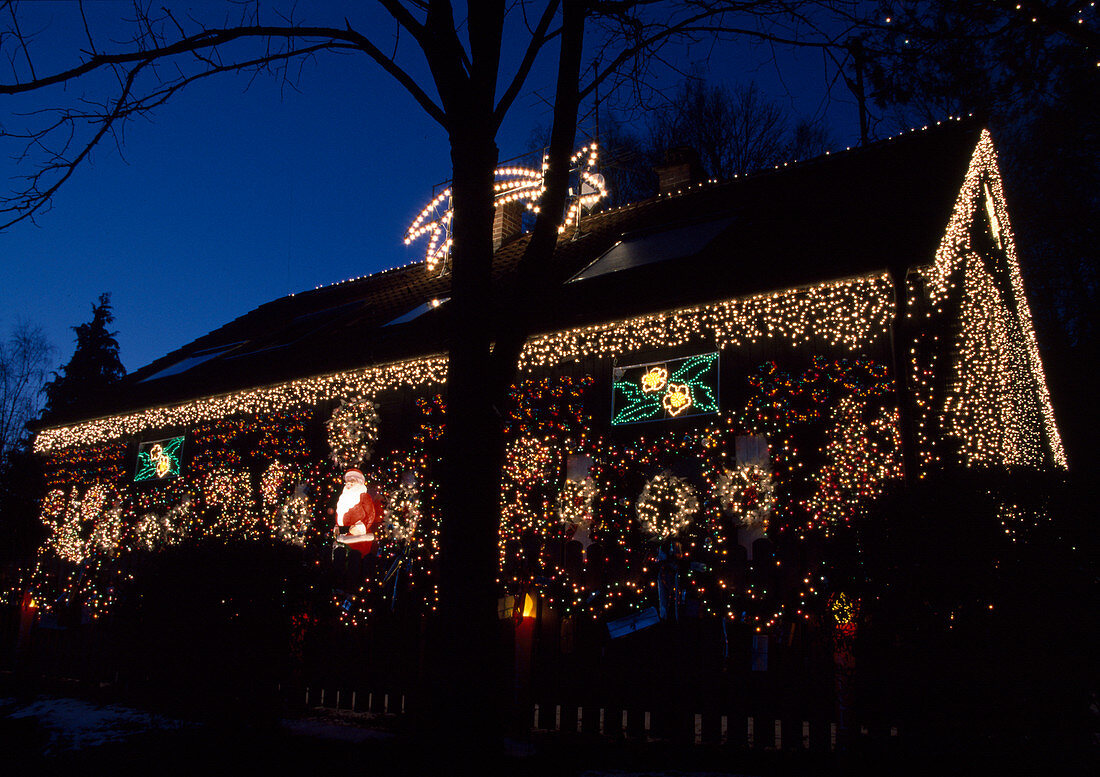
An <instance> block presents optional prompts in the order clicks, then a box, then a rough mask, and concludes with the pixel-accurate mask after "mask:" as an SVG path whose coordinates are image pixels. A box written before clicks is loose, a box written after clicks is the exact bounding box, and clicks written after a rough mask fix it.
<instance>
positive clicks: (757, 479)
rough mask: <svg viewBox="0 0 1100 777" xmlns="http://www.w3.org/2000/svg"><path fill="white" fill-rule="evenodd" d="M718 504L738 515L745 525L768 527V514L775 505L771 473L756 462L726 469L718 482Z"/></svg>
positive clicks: (716, 489)
mask: <svg viewBox="0 0 1100 777" xmlns="http://www.w3.org/2000/svg"><path fill="white" fill-rule="evenodd" d="M715 492H716V495H717V497H718V502H719V504H721V505H722V509H723V510H725V511H726V512H727V513H731V514H733V515H734V516H736V517H737V518H738V519H739V520H740V522H741V525H742V526H760V527H762V528H765V529H766V528H767V526H768V515H770V514H771V511H772V509H773V508H774V507H775V482H774V481H773V480H772V474H771V473H770V472H768V471H767V470H766V469H764V468H763V467H761V466H759V465H757V464H741V465H739V466H737V467H735V468H734V469H732V470H729V469H727V470H724V471H723V472H722V474H721V475H719V476H718V481H717V482H716V483H715Z"/></svg>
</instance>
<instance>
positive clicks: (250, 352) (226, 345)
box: [51, 121, 981, 425]
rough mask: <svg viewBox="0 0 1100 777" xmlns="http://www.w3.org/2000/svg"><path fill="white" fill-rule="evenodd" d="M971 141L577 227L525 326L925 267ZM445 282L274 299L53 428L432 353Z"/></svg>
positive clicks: (961, 127) (441, 331) (789, 169)
mask: <svg viewBox="0 0 1100 777" xmlns="http://www.w3.org/2000/svg"><path fill="white" fill-rule="evenodd" d="M980 132H981V128H980V126H978V125H977V124H976V123H974V122H970V121H949V122H944V123H943V124H942V125H941V126H936V127H932V128H929V129H927V130H924V131H916V132H911V133H907V134H904V135H901V136H899V137H897V138H894V139H892V140H888V141H881V142H877V143H873V144H870V145H868V146H865V147H862V148H858V149H853V150H849V151H845V152H841V153H838V154H831V155H826V156H822V157H819V158H817V159H813V160H810V161H807V162H801V163H795V164H791V165H786V166H782V167H780V168H777V169H775V170H770V171H766V172H762V173H757V174H754V175H750V176H745V177H742V178H737V179H735V180H733V181H729V182H724V183H709V184H704V185H701V186H698V187H693V188H691V189H690V190H688V191H685V192H681V193H673V194H672V195H665V196H658V197H654V198H651V199H649V200H645V201H642V202H638V203H635V204H632V205H627V206H624V207H620V208H615V209H612V210H607V211H604V212H600V213H595V214H592V215H589V216H586V217H585V218H584V219H582V220H581V222H580V224H579V228H578V229H577V230H576V231H573V230H569V231H567V232H566V234H564V235H563V236H562V237H561V238H560V239H559V241H558V245H557V248H556V250H555V254H554V258H553V272H554V275H555V277H556V279H557V282H556V283H555V284H554V285H553V288H551V289H550V290H549V291H548V292H547V294H548V299H547V303H548V304H546V305H545V310H546V311H547V312H546V314H545V315H543V316H542V318H541V319H540V320H539V321H537V322H536V325H535V330H536V331H555V330H557V329H561V328H565V327H567V326H575V325H581V324H588V323H596V322H603V321H611V320H616V319H619V318H623V317H627V316H631V315H638V314H643V313H647V312H653V311H656V310H665V309H669V308H672V307H678V306H681V305H689V304H696V303H701V302H709V301H714V300H719V299H730V298H734V297H738V296H745V295H749V294H754V293H759V292H764V291H772V290H780V289H786V288H791V287H796V286H803V285H809V284H814V283H818V282H822V281H827V280H831V279H837V278H845V277H851V276H856V275H863V274H867V273H871V272H876V271H882V270H890V271H891V272H893V273H894V275H895V277H897V276H901V275H904V273H905V271H906V270H907V269H908V268H910V267H913V266H917V265H924V264H928V263H929V262H931V261H932V259H933V256H934V254H935V250H936V248H937V246H938V244H939V241H940V239H941V237H942V235H943V231H944V229H945V227H946V225H947V222H948V219H949V217H950V215H951V210H952V207H953V205H954V202H955V199H956V196H957V194H958V191H959V189H960V187H961V185H962V181H963V178H964V176H965V174H966V170H967V164H968V161H969V159H970V155H971V154H972V152H973V150H974V147H975V145H976V144H977V142H978V139H979V136H980ZM527 241H528V236H526V235H524V236H520V237H518V238H516V239H514V240H512V241H511V242H509V243H506V244H505V245H504V246H503V247H502V248H501V249H500V250H498V251H497V253H496V256H495V259H494V265H493V274H494V280H495V281H497V282H498V283H500V284H502V285H506V283H507V279H508V277H509V276H510V274H511V273H512V272H513V271H514V270H515V267H516V265H517V263H518V261H519V259H520V257H521V256H522V254H523V250H524V248H525V247H526V244H527ZM570 279H572V280H570ZM449 285H450V284H449V278H448V277H447V276H443V277H438V276H432V275H429V274H428V272H427V271H426V269H425V268H424V266H423V265H422V264H419V263H418V264H415V265H409V266H406V267H401V268H397V269H393V270H387V271H384V272H380V273H376V274H374V275H370V276H366V277H364V278H361V279H358V280H354V281H346V282H343V283H339V284H335V285H332V286H327V287H323V288H319V289H316V290H313V291H308V292H305V293H300V294H294V295H290V296H286V297H282V298H280V299H276V300H273V301H271V302H268V303H266V304H264V305H261V306H260V307H258V308H256V309H255V310H253V311H251V312H249V313H246V314H245V315H243V316H240V317H239V318H237V319H234V320H233V321H230V322H229V323H227V324H226V325H225V326H222V327H221V328H219V329H216V330H214V331H213V332H211V333H209V334H207V335H204V336H203V337H200V338H199V339H197V340H195V341H194V342H192V343H190V344H188V345H185V346H183V347H182V348H180V349H178V350H176V351H173V352H172V353H169V354H167V355H166V356H164V357H163V358H161V359H158V360H156V361H154V362H153V363H152V364H150V365H148V366H146V367H143V368H141V369H139V370H136V371H135V372H133V373H131V374H130V375H128V376H127V377H126V378H125V379H124V380H123V382H122V383H121V384H120V385H118V386H116V387H115V388H114V389H113V390H112V392H111V395H110V397H109V398H100V399H99V400H98V401H96V402H94V403H90V404H89V405H88V406H86V407H84V408H82V409H81V410H80V411H79V412H77V413H76V414H75V415H74V416H71V417H70V418H68V419H56V420H55V422H54V423H61V422H65V421H73V420H80V419H82V418H91V417H98V416H102V415H106V414H110V413H117V412H121V411H129V410H136V409H140V408H146V407H156V406H162V405H168V404H173V403H177V402H181V401H186V400H188V399H194V398H197V397H203V396H211V395H216V394H224V393H230V392H233V391H237V390H242V389H246V388H252V387H257V386H264V385H270V384H273V383H279V382H282V381H287V380H291V379H294V378H299V377H304V376H309V375H319V374H325V373H330V372H336V371H340V370H346V369H352V368H355V367H361V366H365V365H369V364H377V363H385V362H390V361H395V360H400V359H407V358H413V357H416V356H421V355H426V354H432V353H439V352H442V351H444V350H445V348H446V331H447V327H446V318H447V315H446V314H447V306H446V304H442V305H439V306H438V307H433V306H432V304H431V302H432V301H433V300H442V299H445V298H446V297H447V296H448V294H449ZM426 303H427V304H426ZM419 311H422V312H419ZM51 425H52V424H51Z"/></svg>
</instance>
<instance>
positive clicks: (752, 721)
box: [748, 715, 756, 750]
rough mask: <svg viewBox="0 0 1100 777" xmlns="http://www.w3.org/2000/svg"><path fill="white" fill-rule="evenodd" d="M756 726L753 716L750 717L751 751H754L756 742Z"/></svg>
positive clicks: (749, 739) (749, 738) (749, 735)
mask: <svg viewBox="0 0 1100 777" xmlns="http://www.w3.org/2000/svg"><path fill="white" fill-rule="evenodd" d="M754 724H755V721H754V720H753V717H752V715H749V723H748V743H749V749H750V750H751V749H752V747H753V745H754V744H755V740H756V732H755V731H754V730H753V729H754V728H755V725H754Z"/></svg>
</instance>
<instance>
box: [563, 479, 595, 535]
mask: <svg viewBox="0 0 1100 777" xmlns="http://www.w3.org/2000/svg"><path fill="white" fill-rule="evenodd" d="M595 499H596V484H595V482H593V480H592V478H583V479H581V480H567V481H565V483H564V484H563V485H562V489H561V495H560V496H559V497H558V517H559V518H561V520H562V522H563V523H570V524H573V525H574V526H580V525H581V524H583V523H587V522H589V521H591V520H592V503H593V501H594V500H595Z"/></svg>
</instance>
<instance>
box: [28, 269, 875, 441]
mask: <svg viewBox="0 0 1100 777" xmlns="http://www.w3.org/2000/svg"><path fill="white" fill-rule="evenodd" d="M893 300H894V295H893V286H892V284H891V282H890V279H889V277H888V276H887V275H886V274H885V273H876V274H874V275H870V276H866V277H863V278H855V279H848V280H840V281H832V282H830V283H823V284H819V285H817V286H811V287H806V288H799V289H792V290H788V291H783V292H772V293H768V294H758V295H755V296H752V297H747V298H744V299H733V300H727V301H724V302H715V303H711V304H707V305H695V306H691V307H686V308H678V309H675V310H669V311H665V312H662V313H654V314H651V315H647V316H638V317H635V318H629V319H625V320H622V321H615V322H608V323H605V324H594V325H591V326H585V327H578V328H576V329H567V330H564V331H561V332H555V333H552V334H545V335H537V336H535V337H533V338H531V339H530V340H529V341H528V342H527V344H526V345H525V346H524V348H523V351H522V352H521V354H520V358H519V363H518V366H519V368H520V369H521V370H525V371H532V370H534V369H537V368H539V367H544V366H550V365H554V364H558V363H561V362H565V361H570V360H572V359H578V358H583V357H589V356H597V357H612V356H617V355H620V354H623V353H630V352H634V351H638V350H640V349H642V348H649V347H655V346H659V347H676V346H680V345H685V344H689V343H700V342H706V343H712V344H713V345H714V346H716V347H717V348H727V347H733V348H737V347H741V346H743V345H746V344H748V343H751V342H755V341H758V340H762V339H778V340H783V341H786V342H788V343H790V344H792V345H796V346H797V345H805V344H808V343H809V342H810V341H811V340H812V339H813V338H814V337H817V338H820V339H822V340H824V341H826V342H828V343H829V344H830V345H832V346H834V347H840V348H845V349H847V350H852V351H855V350H857V349H859V348H860V347H862V346H865V345H867V344H868V343H869V342H871V341H873V340H874V339H875V338H877V337H880V336H884V335H885V334H886V333H887V332H888V331H889V324H890V320H891V318H892V317H893V311H894V301H893ZM446 380H447V362H446V357H443V356H427V357H424V358H420V359H412V360H409V361H403V362H395V363H391V364H384V365H378V366H372V367H367V368H364V369H360V370H352V371H349V372H340V373H334V374H330V375H320V376H316V377H310V378H302V379H299V380H294V381H289V382H287V383H281V384H278V385H275V386H268V387H263V388H255V389H246V390H244V391H240V392H238V393H235V394H223V395H221V396H216V397H206V398H201V399H195V400H192V401H190V402H185V403H183V404H179V405H170V406H167V407H158V408H150V409H148V410H142V411H138V412H136V413H130V414H127V415H118V416H110V417H107V418H98V419H94V420H91V421H85V422H83V423H79V424H74V425H72V426H60V427H54V428H52V429H43V430H42V431H41V432H39V433H38V435H37V436H36V437H35V440H34V449H35V451H36V452H38V453H47V452H49V451H52V450H58V449H62V448H72V447H76V446H82V445H91V444H93V443H98V442H106V441H110V440H117V439H121V438H124V437H127V436H130V435H136V434H140V433H141V432H144V431H147V430H150V429H157V428H165V427H171V426H190V425H194V424H197V423H201V422H203V421H212V420H216V419H219V418H228V417H230V416H232V415H235V414H238V413H274V412H281V411H285V410H288V409H292V408H295V407H300V406H306V405H317V404H319V403H320V402H322V401H324V400H326V399H334V398H337V399H339V398H342V399H350V398H352V397H356V396H374V395H376V394H377V393H378V392H381V391H385V390H387V389H398V388H414V389H415V388H422V387H427V386H432V385H442V384H444V383H446Z"/></svg>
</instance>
